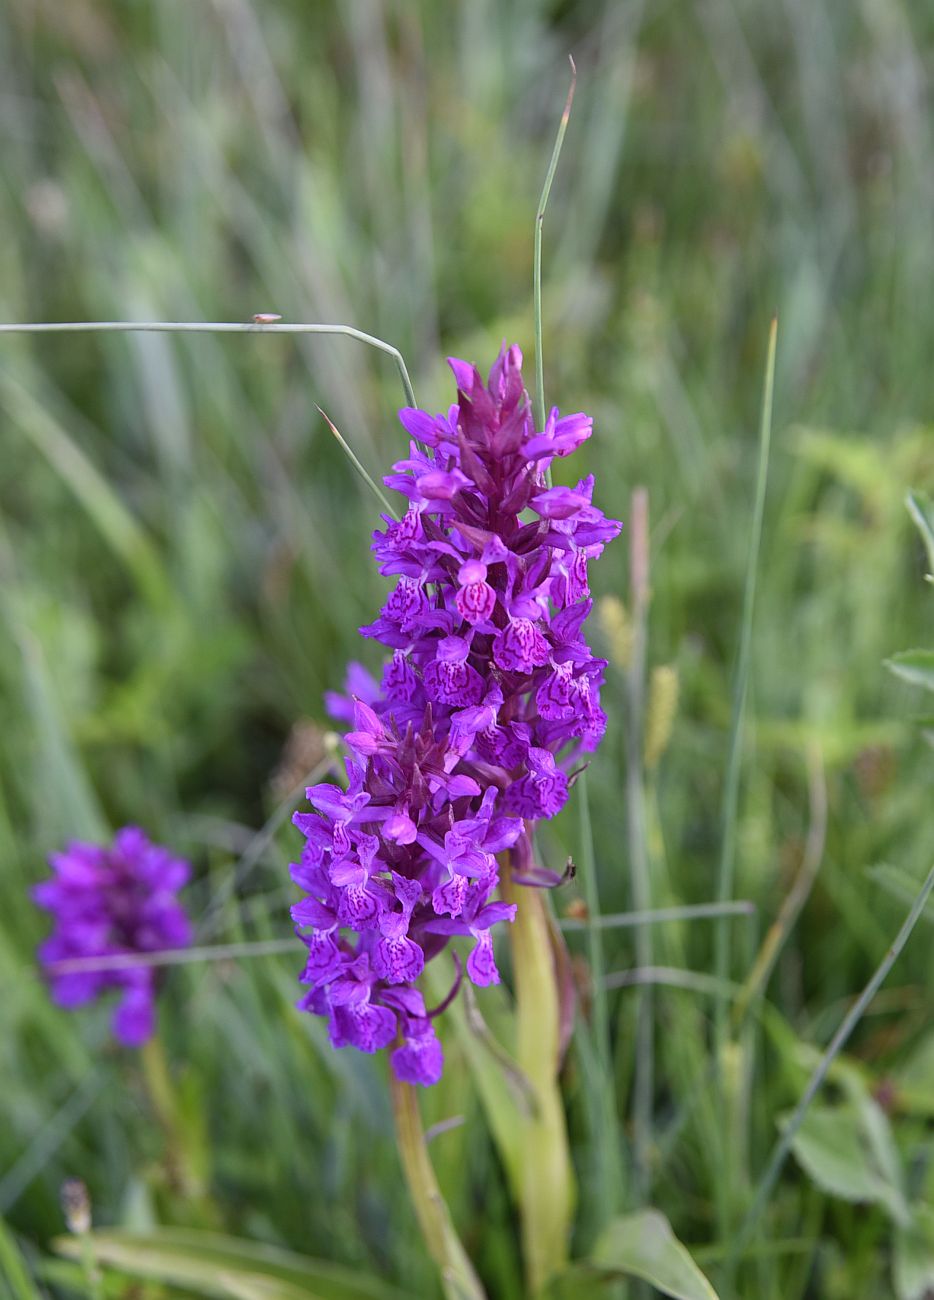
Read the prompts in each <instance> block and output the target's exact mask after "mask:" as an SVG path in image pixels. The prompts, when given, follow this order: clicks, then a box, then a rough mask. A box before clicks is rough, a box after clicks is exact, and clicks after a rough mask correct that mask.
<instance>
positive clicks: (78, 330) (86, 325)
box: [0, 320, 418, 406]
mask: <svg viewBox="0 0 934 1300" xmlns="http://www.w3.org/2000/svg"><path fill="white" fill-rule="evenodd" d="M82 333H83V334H126V333H155V334H339V335H343V337H344V338H349V339H356V340H357V341H358V343H366V344H367V346H368V347H371V348H377V349H378V350H379V351H380V352H385V353H386V354H387V355H388V356H390V357H392V359H393V360H394V361H395V363H396V366H397V368H398V371H399V378H400V379H401V380H402V387H403V388H404V389H405V396H406V400H407V401H408V403H409V405H410V406H417V405H418V403H417V402H416V401H415V390H414V388H413V387H412V381H411V379H410V378H409V372H408V370H407V369H406V365H405V361H404V360H403V357H402V353H401V352H400V351H399V349H398V348H394V347H393V346H392V344H391V343H387V342H386V341H385V340H384V339H378V338H376V336H375V335H373V334H365V333H364V332H363V330H358V329H354V328H353V326H352V325H319V324H314V325H306V324H298V323H297V324H288V323H286V324H283V323H281V322H279V323H268V322H263V321H155V320H148V321H127V320H107V321H97V320H92V321H86V320H83V321H42V322H39V323H35V324H26V325H18V324H6V325H0V334H82Z"/></svg>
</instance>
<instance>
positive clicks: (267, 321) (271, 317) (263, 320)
mask: <svg viewBox="0 0 934 1300" xmlns="http://www.w3.org/2000/svg"><path fill="white" fill-rule="evenodd" d="M277 320H282V317H281V316H277V315H276V313H275V312H274V311H258V312H256V314H255V315H254V317H253V324H254V325H275V323H276V321H277Z"/></svg>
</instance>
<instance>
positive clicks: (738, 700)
mask: <svg viewBox="0 0 934 1300" xmlns="http://www.w3.org/2000/svg"><path fill="white" fill-rule="evenodd" d="M777 334H778V320H777V319H776V318H774V317H773V319H772V325H771V328H770V330H769V346H768V354H767V357H766V365H765V383H764V386H763V392H762V417H761V420H760V425H759V467H758V473H757V477H756V496H755V504H754V506H753V513H752V533H751V536H750V539H749V550H748V562H747V565H746V582H745V587H744V590H743V612H742V622H741V625H740V636H739V652H738V655H737V660H736V682H735V686H734V695H733V716H732V720H731V724H730V748H729V756H728V758H727V769H726V780H725V783H724V788H723V838H722V843H721V848H720V863H719V867H718V871H717V891H716V901H717V902H718V903H724V902H726V900H727V899H728V898H729V897H730V895H731V894H732V892H733V876H734V872H735V856H736V811H737V805H738V801H739V771H740V762H741V758H742V747H743V721H744V718H745V712H746V690H747V686H748V682H749V658H750V651H751V648H752V617H753V611H754V609H755V603H756V577H757V575H758V569H759V545H760V542H761V539H762V518H763V515H764V513H765V486H766V482H767V480H768V471H769V444H770V442H771V437H772V394H773V391H774V387H775V345H776V340H777ZM730 935H731V927H730V923H729V921H728V920H727V918H726V917H723V918H722V919H721V920H720V922H719V923H718V925H717V929H716V946H715V958H716V960H715V967H714V969H715V973H716V976H717V978H718V979H719V980H727V979H729V976H730ZM716 1025H717V1046H718V1048H722V1046H723V1044H724V1043H725V1041H726V1038H727V1035H728V1033H729V1025H728V1023H727V1005H726V1000H725V999H720V1000H718V1003H717V1010H716Z"/></svg>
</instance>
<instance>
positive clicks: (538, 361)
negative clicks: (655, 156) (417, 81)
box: [532, 55, 577, 432]
mask: <svg viewBox="0 0 934 1300" xmlns="http://www.w3.org/2000/svg"><path fill="white" fill-rule="evenodd" d="M568 58H569V59H570V55H569V56H568ZM570 62H571V85H570V88H569V90H568V97H567V99H566V100H565V104H564V112H563V113H562V114H561V121H560V122H559V123H558V134H557V135H556V136H555V143H554V148H553V149H552V151H551V161H550V162H549V164H548V171H547V172H546V173H545V183H544V185H543V186H542V192H541V196H540V198H539V200H538V209H537V211H536V213H535V233H534V236H533V254H532V304H533V306H532V310H533V312H534V315H535V420H536V424H537V426H538V429H539V431H540V432H541V431H544V428H545V374H544V370H545V365H544V351H543V345H542V226H543V225H544V223H545V209H546V207H547V206H548V196H549V194H550V193H551V184H552V181H553V180H554V178H555V172H556V171H557V169H558V159H559V158H560V157H561V146H562V145H563V144H564V134H565V132H566V131H567V129H568V121H569V119H570V116H571V105H572V103H573V102H574V87H575V86H576V85H577V68H576V67H575V66H574V60H573V59H570Z"/></svg>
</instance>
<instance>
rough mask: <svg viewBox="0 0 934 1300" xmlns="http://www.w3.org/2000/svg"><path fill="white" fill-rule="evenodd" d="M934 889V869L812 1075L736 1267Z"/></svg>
mask: <svg viewBox="0 0 934 1300" xmlns="http://www.w3.org/2000/svg"><path fill="white" fill-rule="evenodd" d="M932 889H934V867H932V868H931V870H930V871H929V872H928V875H927V879H926V880H925V882H924V884H923V885H922V886H921V888H920V890H919V891H918V894H917V896H916V898H915V901H914V903H913V904H912V905H911V908H910V910H909V912H908V915H907V916H906V917H905V920H904V921H903V922H902V926H901V929H900V930H899V932H898V934H897V935H896V936H895V939H894V940H893V942H892V944H891V946H890V947H889V949H888V951H887V952H886V954H885V956H884V957H883V958H882V961H881V962H880V963H879V965H878V966H877V967H876V970H875V973H874V974H873V976H872V978H871V979H870V981H869V983H868V984H867V985H866V987H865V988H864V989H863V991H862V993H861V994H860V995H859V997H858V998H857V999H856V1001H855V1002H854V1003H853V1005H852V1007H851V1008H850V1010H849V1011H848V1012H847V1014H846V1016H845V1017H844V1019H843V1022H842V1024H841V1025H840V1028H839V1029H838V1030H837V1032H836V1033H835V1034H834V1036H833V1038H832V1039H831V1041H830V1045H829V1046H828V1047H827V1050H826V1051H825V1052H824V1054H823V1056H822V1057H821V1059H820V1061H819V1062H818V1063H817V1066H816V1067H815V1069H814V1073H813V1074H812V1075H811V1077H810V1079H809V1081H808V1085H807V1087H806V1088H805V1090H804V1092H803V1093H802V1095H801V1100H800V1101H799V1102H798V1104H797V1106H796V1107H795V1110H794V1114H793V1115H792V1116H791V1119H790V1120H789V1121H788V1123H787V1124H786V1125H785V1127H784V1130H783V1131H782V1135H781V1137H780V1138H779V1139H778V1141H777V1142H776V1144H775V1147H774V1149H773V1151H772V1155H771V1157H770V1159H769V1162H768V1164H767V1166H766V1168H765V1172H764V1173H763V1175H762V1177H761V1178H760V1179H759V1183H758V1185H757V1187H756V1191H755V1195H754V1196H753V1198H752V1203H751V1204H750V1206H749V1210H748V1211H747V1213H746V1217H745V1218H744V1219H743V1221H742V1223H741V1224H740V1227H739V1230H738V1231H737V1232H736V1234H735V1236H734V1237H733V1248H732V1250H731V1252H730V1256H729V1259H730V1262H731V1263H732V1264H735V1263H736V1262H738V1260H739V1259H740V1257H741V1256H742V1254H743V1251H744V1249H745V1247H746V1244H747V1242H748V1241H749V1240H750V1238H751V1237H752V1234H753V1232H754V1231H755V1228H756V1225H757V1223H758V1222H759V1219H760V1218H761V1216H762V1212H763V1210H764V1209H765V1207H766V1205H767V1204H768V1201H769V1197H770V1196H771V1194H772V1189H773V1188H774V1186H775V1183H776V1182H777V1180H778V1176H779V1174H780V1173H781V1170H782V1166H783V1165H784V1163H785V1160H786V1158H787V1156H788V1153H789V1151H790V1150H791V1147H792V1144H793V1143H794V1140H795V1138H796V1137H797V1135H798V1130H799V1129H800V1128H801V1125H802V1124H803V1123H804V1117H805V1115H806V1114H807V1112H808V1107H809V1106H810V1104H811V1102H812V1101H813V1100H814V1098H815V1096H816V1095H817V1092H818V1089H819V1088H820V1087H821V1084H822V1083H823V1082H824V1080H825V1079H826V1077H827V1074H828V1072H829V1071H830V1068H831V1066H832V1065H833V1063H834V1061H835V1060H836V1058H837V1057H838V1056H839V1054H840V1052H841V1051H842V1050H843V1048H844V1047H845V1046H846V1044H847V1042H848V1041H849V1038H850V1035H851V1034H852V1032H853V1030H854V1029H855V1028H856V1026H857V1025H858V1024H859V1022H860V1020H861V1019H862V1017H863V1015H864V1014H865V1012H866V1008H867V1007H868V1006H869V1004H870V1002H871V1001H872V1000H873V998H874V997H875V996H876V993H877V992H878V991H879V989H880V988H881V986H882V984H883V983H884V982H885V979H886V977H887V975H888V973H889V971H890V970H891V969H892V967H893V966H894V965H895V963H896V961H897V960H898V957H899V954H900V953H901V951H902V949H903V948H904V946H905V944H906V943H907V942H908V939H909V937H910V936H911V932H912V930H913V929H914V928H915V926H916V925H917V923H918V920H919V918H920V916H921V913H922V912H923V911H924V906H925V904H926V902H927V900H928V897H929V895H930V893H931V890H932Z"/></svg>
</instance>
